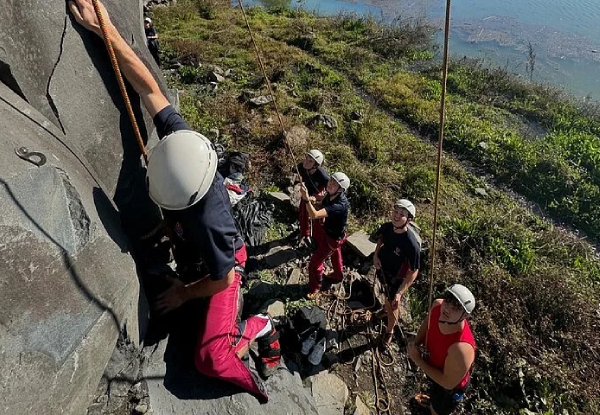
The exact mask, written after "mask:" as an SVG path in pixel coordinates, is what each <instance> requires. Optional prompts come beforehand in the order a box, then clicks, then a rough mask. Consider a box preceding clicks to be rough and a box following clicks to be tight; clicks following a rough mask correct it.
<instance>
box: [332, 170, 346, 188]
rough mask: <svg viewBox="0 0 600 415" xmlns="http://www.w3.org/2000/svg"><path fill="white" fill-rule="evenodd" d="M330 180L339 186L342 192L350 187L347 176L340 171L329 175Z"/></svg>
mask: <svg viewBox="0 0 600 415" xmlns="http://www.w3.org/2000/svg"><path fill="white" fill-rule="evenodd" d="M331 178H332V179H333V180H335V181H336V183H337V184H339V185H340V187H341V188H342V190H343V191H344V192H345V191H347V190H348V188H349V187H350V179H349V178H348V176H346V175H345V174H344V173H342V172H341V171H338V172H336V173H333V174H332V175H331Z"/></svg>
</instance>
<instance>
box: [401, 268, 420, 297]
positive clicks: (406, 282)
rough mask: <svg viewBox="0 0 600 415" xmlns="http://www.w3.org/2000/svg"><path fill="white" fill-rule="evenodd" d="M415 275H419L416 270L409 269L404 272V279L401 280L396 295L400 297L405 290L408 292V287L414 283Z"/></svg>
mask: <svg viewBox="0 0 600 415" xmlns="http://www.w3.org/2000/svg"><path fill="white" fill-rule="evenodd" d="M417 275H419V270H418V269H416V270H414V271H413V270H412V269H410V268H409V269H408V271H407V272H406V275H405V276H404V279H403V280H402V284H401V285H400V288H399V289H398V294H400V295H401V296H402V295H403V294H404V293H405V292H406V290H408V287H410V286H411V285H412V283H413V282H415V280H416V279H417Z"/></svg>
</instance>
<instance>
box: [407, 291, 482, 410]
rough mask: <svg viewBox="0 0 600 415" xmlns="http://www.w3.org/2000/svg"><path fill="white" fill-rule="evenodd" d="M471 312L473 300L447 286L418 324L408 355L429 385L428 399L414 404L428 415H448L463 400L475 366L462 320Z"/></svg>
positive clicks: (469, 335)
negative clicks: (424, 408)
mask: <svg viewBox="0 0 600 415" xmlns="http://www.w3.org/2000/svg"><path fill="white" fill-rule="evenodd" d="M474 308H475V297H474V296H473V294H472V293H471V291H470V290H469V289H468V288H467V287H465V286H464V285H461V284H454V285H451V286H450V287H449V288H448V289H447V290H446V292H445V293H444V296H443V298H440V299H437V300H435V301H434V302H433V305H432V307H431V310H430V311H429V315H428V316H427V318H426V319H425V320H423V322H422V323H421V327H420V328H419V331H418V333H417V336H416V338H415V339H414V341H412V342H410V343H409V345H408V355H409V357H410V358H411V359H412V360H413V361H414V362H415V364H416V365H417V366H418V367H419V368H420V369H421V370H422V371H423V372H424V373H425V374H426V375H427V376H428V377H429V379H430V380H431V381H432V386H431V392H430V394H429V395H425V394H422V393H419V394H417V396H416V397H415V400H416V401H417V403H419V404H421V405H422V406H428V407H429V408H430V411H431V413H432V414H437V415H448V414H451V413H452V412H453V411H454V410H455V409H456V408H457V407H458V404H459V403H460V402H461V401H463V400H464V394H465V390H466V389H467V386H468V384H469V380H470V378H471V369H472V367H473V363H474V362H475V351H476V344H475V338H474V336H473V333H472V332H471V327H470V325H469V322H468V321H467V320H466V317H467V316H469V315H470V314H471V313H472V312H473V309H474Z"/></svg>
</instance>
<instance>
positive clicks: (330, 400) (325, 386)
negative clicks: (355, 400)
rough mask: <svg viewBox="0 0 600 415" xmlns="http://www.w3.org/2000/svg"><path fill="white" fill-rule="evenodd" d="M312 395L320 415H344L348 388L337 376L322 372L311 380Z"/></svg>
mask: <svg viewBox="0 0 600 415" xmlns="http://www.w3.org/2000/svg"><path fill="white" fill-rule="evenodd" d="M311 382H312V393H313V397H314V398H315V402H316V404H317V410H318V412H319V415H343V414H344V407H345V405H346V401H347V400H348V387H347V386H346V384H345V383H344V381H343V380H342V379H341V378H340V377H339V376H337V375H334V374H332V373H328V372H327V371H322V372H319V373H318V374H316V375H315V376H313V377H312V378H311Z"/></svg>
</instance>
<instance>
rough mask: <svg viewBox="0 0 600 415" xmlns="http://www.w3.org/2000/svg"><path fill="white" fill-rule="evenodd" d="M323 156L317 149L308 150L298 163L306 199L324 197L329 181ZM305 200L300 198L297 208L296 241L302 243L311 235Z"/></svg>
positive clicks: (314, 200)
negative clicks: (298, 234)
mask: <svg viewBox="0 0 600 415" xmlns="http://www.w3.org/2000/svg"><path fill="white" fill-rule="evenodd" d="M324 161H325V157H324V156H323V153H321V152H320V151H319V150H310V151H309V152H308V153H306V157H305V159H304V161H303V162H302V163H300V164H298V166H297V168H298V172H299V173H300V180H301V181H302V184H303V185H304V187H306V190H307V191H308V199H309V201H310V202H312V203H314V202H320V201H321V200H323V197H325V187H326V186H327V182H328V181H329V174H327V171H326V170H325V169H324V168H323V167H322V166H323V162H324ZM306 203H307V202H306V201H305V200H304V199H301V200H300V206H299V208H298V220H299V222H300V236H299V239H298V243H299V244H300V243H302V241H303V240H306V241H308V242H310V237H311V236H313V235H312V233H311V224H310V219H309V217H308V211H307V210H306Z"/></svg>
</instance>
